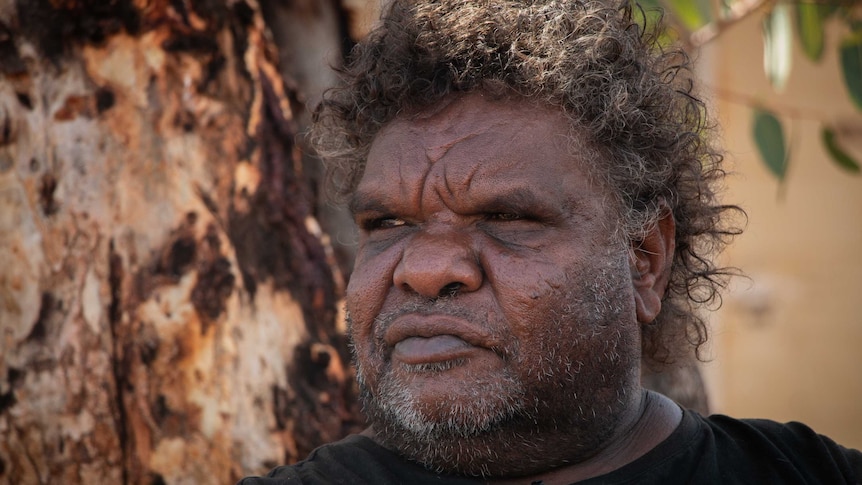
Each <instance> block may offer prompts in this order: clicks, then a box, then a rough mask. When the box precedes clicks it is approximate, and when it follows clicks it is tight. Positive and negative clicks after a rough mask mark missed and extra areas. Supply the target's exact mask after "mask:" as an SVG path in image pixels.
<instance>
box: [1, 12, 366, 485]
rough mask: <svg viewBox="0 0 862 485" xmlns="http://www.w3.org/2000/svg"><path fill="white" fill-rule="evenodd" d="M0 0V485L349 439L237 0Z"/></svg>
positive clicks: (289, 450) (282, 148)
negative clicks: (2, 1) (0, 2)
mask: <svg viewBox="0 0 862 485" xmlns="http://www.w3.org/2000/svg"><path fill="white" fill-rule="evenodd" d="M0 7H2V8H0V75H2V78H0V79H2V80H0V265H2V266H3V267H4V268H5V270H4V272H3V273H2V275H0V333H2V340H0V354H2V357H0V483H16V484H18V483H24V484H27V483H48V482H50V483H148V484H149V483H230V482H232V481H234V480H236V479H238V478H239V477H241V476H243V475H246V474H250V473H262V472H264V471H265V470H266V469H268V468H269V467H271V466H273V465H275V464H277V463H283V462H285V461H293V460H295V459H297V458H299V457H302V456H305V455H306V454H307V453H308V452H309V451H310V449H311V448H312V447H314V446H317V445H318V444H319V443H321V442H323V441H328V440H331V439H335V438H337V437H340V436H341V435H343V434H344V433H345V432H347V431H351V430H355V429H356V428H357V427H358V425H359V421H358V419H357V416H358V413H357V410H356V405H355V404H354V403H355V398H354V390H353V385H352V381H353V380H352V376H351V374H350V370H349V366H348V365H347V362H346V361H347V355H346V352H345V350H344V349H345V348H346V346H345V344H344V335H343V329H341V328H340V327H339V325H337V311H336V308H337V305H338V300H339V298H340V291H341V287H340V285H341V283H340V277H339V276H338V271H337V269H334V268H335V265H334V256H333V252H332V250H331V249H330V248H329V246H328V245H327V244H326V237H325V236H324V235H323V233H322V232H321V230H320V229H319V226H318V224H317V222H316V219H315V217H314V216H315V203H314V191H313V190H312V189H311V188H310V187H311V186H310V185H309V182H308V180H307V179H306V178H305V175H304V173H303V168H302V163H301V160H300V157H299V152H298V150H297V148H296V147H295V146H294V144H293V143H294V142H293V140H294V138H295V135H296V133H297V122H296V119H297V116H296V115H295V113H297V112H298V111H300V110H301V109H302V106H301V103H299V101H298V100H299V96H298V94H297V92H296V91H295V90H294V89H293V88H292V87H291V86H294V84H293V83H290V82H285V81H284V78H283V77H282V76H281V75H280V74H279V71H278V68H277V60H276V54H275V48H274V47H273V46H272V45H271V44H269V43H268V41H267V39H268V35H267V33H266V31H265V25H264V22H263V18H262V16H261V14H260V12H259V10H258V7H257V4H256V3H253V2H250V1H249V2H246V1H231V2H227V1H216V0H198V1H183V2H177V1H167V0H166V1H157V2H141V1H132V0H125V1H123V0H117V1H114V2H107V3H103V2H93V1H84V0H80V1H76V0H68V1H64V2H55V1H49V0H38V1H23V0H22V1H19V2H17V3H16V4H15V5H11V4H4V5H2V6H0Z"/></svg>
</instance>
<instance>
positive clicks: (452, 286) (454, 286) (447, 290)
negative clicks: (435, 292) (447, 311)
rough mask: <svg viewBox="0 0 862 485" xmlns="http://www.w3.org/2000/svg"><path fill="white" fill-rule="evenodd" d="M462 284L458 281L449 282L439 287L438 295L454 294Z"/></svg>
mask: <svg viewBox="0 0 862 485" xmlns="http://www.w3.org/2000/svg"><path fill="white" fill-rule="evenodd" d="M462 286H464V285H463V284H461V283H458V282H457V281H455V282H452V283H449V284H448V285H446V286H444V287H443V288H441V289H440V296H441V297H443V296H455V295H457V294H458V291H459V290H461V287H462Z"/></svg>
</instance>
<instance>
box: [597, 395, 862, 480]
mask: <svg viewBox="0 0 862 485" xmlns="http://www.w3.org/2000/svg"><path fill="white" fill-rule="evenodd" d="M584 483H585V484H587V483H590V484H592V483H596V484H599V483H601V484H608V483H620V484H622V483H625V484H629V483H631V484H634V483H637V484H639V485H640V484H645V483H661V484H663V485H664V484H675V483H686V484H722V485H725V484H738V483H740V484H741V483H830V484H831V483H835V484H840V483H860V484H862V453H860V452H859V451H857V450H852V449H848V448H844V447H842V446H840V445H838V444H836V443H835V442H834V441H832V440H831V439H829V438H827V437H825V436H822V435H819V434H817V433H815V432H814V431H812V430H811V428H809V427H808V426H805V425H803V424H800V423H784V424H782V423H778V422H775V421H769V420H759V419H758V420H751V419H748V420H746V419H734V418H730V417H727V416H721V415H713V416H710V417H702V416H700V415H699V414H697V413H694V412H691V411H686V412H685V413H684V415H683V420H682V423H680V425H679V427H678V428H677V429H676V430H675V431H674V432H673V434H671V436H670V437H668V438H667V439H666V440H665V441H664V442H662V443H660V444H659V445H658V446H656V447H655V448H654V449H653V450H651V451H650V452H648V453H647V454H646V455H644V456H643V457H641V458H639V459H638V460H636V461H634V462H632V463H630V464H628V465H626V466H624V467H622V468H620V469H618V470H616V471H614V472H611V473H610V474H608V475H605V476H602V477H597V478H596V479H594V480H588V481H586V482H584Z"/></svg>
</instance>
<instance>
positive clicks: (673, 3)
mask: <svg viewBox="0 0 862 485" xmlns="http://www.w3.org/2000/svg"><path fill="white" fill-rule="evenodd" d="M667 5H668V7H670V11H671V12H673V16H674V17H676V18H677V20H679V22H680V23H681V24H682V25H683V27H685V28H686V29H688V30H689V31H691V32H694V31H695V30H697V29H699V28H701V27H703V26H704V25H706V24H708V23H709V22H710V14H709V0H668V1H667Z"/></svg>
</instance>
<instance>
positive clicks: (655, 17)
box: [632, 0, 679, 47]
mask: <svg viewBox="0 0 862 485" xmlns="http://www.w3.org/2000/svg"><path fill="white" fill-rule="evenodd" d="M632 3H634V4H636V5H637V4H639V5H640V7H641V8H642V10H641V11H639V12H638V11H636V12H635V15H634V20H635V22H637V23H638V24H641V25H642V26H643V27H644V29H645V30H646V31H648V32H652V31H654V30H656V29H658V31H659V33H658V39H657V44H658V46H660V47H668V46H670V45H672V44H674V43H675V42H676V41H677V40H679V39H678V35H677V34H676V32H674V31H673V30H672V29H670V28H669V26H668V25H667V22H666V21H665V19H664V18H663V12H664V8H663V7H662V5H661V3H660V2H659V0H641V1H638V2H634V1H633V2H632ZM641 12H643V15H641Z"/></svg>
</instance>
